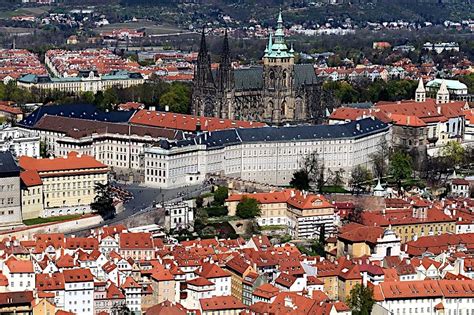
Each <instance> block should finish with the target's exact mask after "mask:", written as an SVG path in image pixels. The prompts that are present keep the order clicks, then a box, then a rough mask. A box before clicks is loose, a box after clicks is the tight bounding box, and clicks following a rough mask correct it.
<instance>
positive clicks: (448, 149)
mask: <svg viewBox="0 0 474 315" xmlns="http://www.w3.org/2000/svg"><path fill="white" fill-rule="evenodd" d="M440 153H441V156H442V157H443V159H445V161H446V163H447V164H448V165H451V166H453V167H459V166H461V164H462V162H463V161H464V157H465V154H466V150H464V148H463V146H462V145H461V144H460V143H459V142H456V141H449V142H447V143H446V144H445V145H444V146H443V147H442V148H441V152H440Z"/></svg>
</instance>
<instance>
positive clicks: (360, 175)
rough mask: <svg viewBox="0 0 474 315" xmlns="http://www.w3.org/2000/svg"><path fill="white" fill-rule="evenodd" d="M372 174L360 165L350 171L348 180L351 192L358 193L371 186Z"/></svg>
mask: <svg viewBox="0 0 474 315" xmlns="http://www.w3.org/2000/svg"><path fill="white" fill-rule="evenodd" d="M372 179H373V176H372V172H371V171H369V170H368V169H367V167H365V166H362V165H357V166H355V167H354V168H353V169H352V171H351V178H350V179H349V185H350V186H351V188H352V191H353V192H356V193H359V192H361V191H366V190H367V189H368V188H370V185H371V184H372Z"/></svg>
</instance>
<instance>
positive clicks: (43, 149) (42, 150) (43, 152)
mask: <svg viewBox="0 0 474 315" xmlns="http://www.w3.org/2000/svg"><path fill="white" fill-rule="evenodd" d="M40 156H41V157H42V158H47V157H49V150H48V144H47V143H46V142H44V141H40Z"/></svg>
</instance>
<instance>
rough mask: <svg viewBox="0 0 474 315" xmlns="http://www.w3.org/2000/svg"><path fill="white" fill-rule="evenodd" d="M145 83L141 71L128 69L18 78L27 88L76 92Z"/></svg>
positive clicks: (96, 90)
mask: <svg viewBox="0 0 474 315" xmlns="http://www.w3.org/2000/svg"><path fill="white" fill-rule="evenodd" d="M143 83H145V79H144V78H143V76H142V75H141V74H140V73H132V72H128V71H116V72H115V73H113V74H105V75H102V76H98V75H97V74H95V73H94V72H93V71H91V72H89V73H88V74H87V75H85V76H77V77H64V78H57V77H50V76H47V75H46V76H39V75H36V74H27V75H25V76H23V77H21V78H19V79H18V80H17V84H18V86H21V87H24V88H27V89H31V88H36V89H38V90H57V91H61V92H68V93H74V94H80V93H84V92H93V93H97V92H98V91H105V90H107V89H109V88H112V87H114V86H118V87H121V88H128V87H131V86H134V85H140V84H143Z"/></svg>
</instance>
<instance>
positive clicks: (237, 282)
mask: <svg viewBox="0 0 474 315" xmlns="http://www.w3.org/2000/svg"><path fill="white" fill-rule="evenodd" d="M224 268H225V269H226V270H228V271H229V272H230V274H231V294H232V296H233V297H235V298H237V299H238V300H240V301H241V300H242V293H243V284H242V282H243V280H244V278H245V276H246V275H247V274H248V273H250V272H255V270H254V269H253V268H252V266H250V265H249V264H248V263H246V262H245V261H244V260H243V258H242V257H240V256H236V257H234V258H232V259H231V260H229V261H228V262H227V263H226V264H225V266H224Z"/></svg>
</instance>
